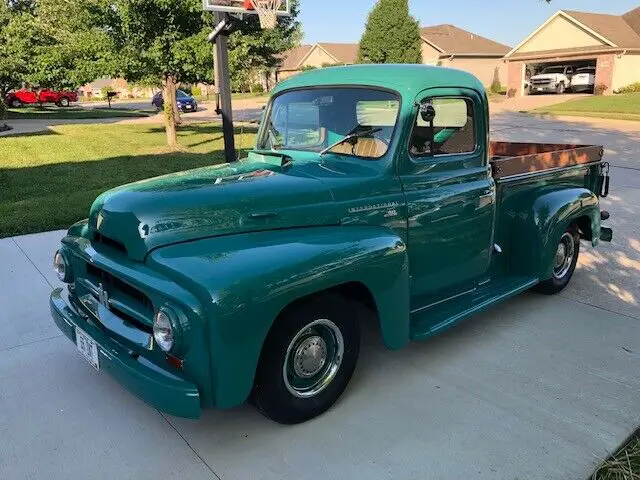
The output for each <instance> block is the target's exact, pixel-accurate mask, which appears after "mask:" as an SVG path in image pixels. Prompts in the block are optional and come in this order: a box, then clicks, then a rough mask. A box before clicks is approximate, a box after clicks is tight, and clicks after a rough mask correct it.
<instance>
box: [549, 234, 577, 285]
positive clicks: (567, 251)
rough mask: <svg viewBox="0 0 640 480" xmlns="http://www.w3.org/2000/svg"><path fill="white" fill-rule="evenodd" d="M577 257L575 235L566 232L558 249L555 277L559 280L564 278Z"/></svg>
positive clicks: (555, 261) (554, 270)
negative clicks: (575, 256) (574, 257)
mask: <svg viewBox="0 0 640 480" xmlns="http://www.w3.org/2000/svg"><path fill="white" fill-rule="evenodd" d="M574 255H575V243H574V240H573V235H572V234H571V233H569V232H565V233H564V235H562V238H561V239H560V243H559V244H558V249H557V250H556V255H555V260H554V265H553V276H554V277H555V278H557V279H561V278H563V277H564V276H565V275H566V274H567V272H569V270H570V269H571V264H572V263H573V256H574Z"/></svg>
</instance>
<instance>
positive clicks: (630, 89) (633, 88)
mask: <svg viewBox="0 0 640 480" xmlns="http://www.w3.org/2000/svg"><path fill="white" fill-rule="evenodd" d="M615 93H640V82H635V83H632V84H631V85H627V86H626V87H622V88H619V89H618V90H616V92H615Z"/></svg>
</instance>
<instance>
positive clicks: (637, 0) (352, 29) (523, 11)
mask: <svg viewBox="0 0 640 480" xmlns="http://www.w3.org/2000/svg"><path fill="white" fill-rule="evenodd" d="M375 3H376V1H375V0H300V4H301V5H300V17H299V18H300V21H301V22H302V30H303V31H304V40H303V42H304V43H316V42H338V43H340V42H343V43H357V42H358V41H359V40H360V37H361V36H362V32H363V30H364V24H365V22H366V20H367V16H368V14H369V11H370V10H371V8H373V5H374V4H375ZM515 5H518V7H516V6H515ZM638 6H640V0H552V1H551V4H547V3H546V2H545V1H544V0H484V1H482V0H448V1H447V0H445V1H443V0H440V1H433V0H409V8H410V10H411V14H412V15H413V16H414V17H416V18H417V19H418V21H419V22H420V25H422V26H423V27H426V26H429V25H438V24H442V23H449V24H452V25H455V26H457V27H460V28H463V29H465V30H469V31H471V32H473V33H476V34H478V35H482V36H483V37H487V38H490V39H492V40H495V41H497V42H500V43H504V44H506V45H509V46H512V47H515V46H516V45H517V44H518V43H520V42H521V41H522V40H524V38H525V37H526V36H527V35H529V34H530V33H532V32H533V31H534V30H535V29H536V28H538V27H539V26H540V25H541V24H542V23H543V22H544V21H545V20H546V19H547V18H549V17H550V16H551V15H552V14H554V13H555V12H556V11H557V10H581V11H585V12H594V13H608V14H613V15H620V14H622V13H625V12H627V11H629V10H631V9H633V8H635V7H638ZM516 8H518V11H517V13H516Z"/></svg>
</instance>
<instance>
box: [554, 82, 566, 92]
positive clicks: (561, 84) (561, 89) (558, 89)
mask: <svg viewBox="0 0 640 480" xmlns="http://www.w3.org/2000/svg"><path fill="white" fill-rule="evenodd" d="M556 93H557V94H558V95H561V94H563V93H564V83H562V82H561V83H559V84H558V86H557V87H556Z"/></svg>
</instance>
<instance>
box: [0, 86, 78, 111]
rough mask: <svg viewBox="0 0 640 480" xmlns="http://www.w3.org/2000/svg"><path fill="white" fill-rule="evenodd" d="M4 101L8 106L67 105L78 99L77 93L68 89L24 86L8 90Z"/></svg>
mask: <svg viewBox="0 0 640 480" xmlns="http://www.w3.org/2000/svg"><path fill="white" fill-rule="evenodd" d="M4 101H5V103H6V104H7V105H8V106H10V107H13V108H18V107H21V106H23V105H28V104H34V103H37V104H43V103H55V104H56V105H58V106H59V107H68V106H69V104H70V103H71V102H77V101H78V94H77V93H76V92H72V91H68V90H63V91H55V90H49V89H48V88H44V89H42V90H28V89H26V88H24V89H20V90H15V91H13V92H9V93H8V94H7V96H6V97H5V99H4Z"/></svg>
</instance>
